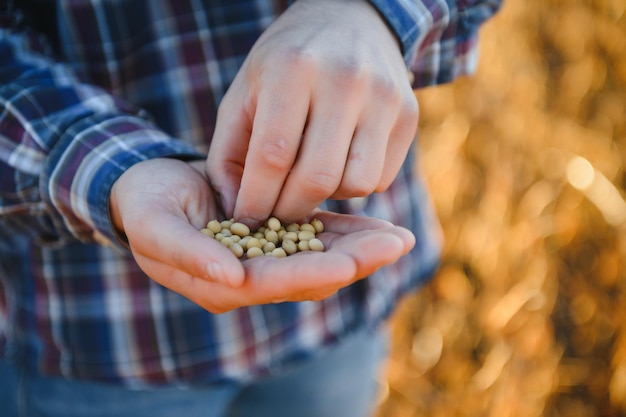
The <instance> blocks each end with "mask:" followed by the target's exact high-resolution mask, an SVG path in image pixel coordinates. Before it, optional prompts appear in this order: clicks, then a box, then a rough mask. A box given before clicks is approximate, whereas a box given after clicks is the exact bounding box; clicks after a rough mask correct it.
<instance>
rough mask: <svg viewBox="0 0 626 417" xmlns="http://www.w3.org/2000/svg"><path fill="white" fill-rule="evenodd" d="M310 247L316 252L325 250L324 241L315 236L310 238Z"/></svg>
mask: <svg viewBox="0 0 626 417" xmlns="http://www.w3.org/2000/svg"><path fill="white" fill-rule="evenodd" d="M309 249H311V250H314V251H316V252H324V242H322V241H321V240H319V239H318V238H316V237H315V238H313V239H311V240H309Z"/></svg>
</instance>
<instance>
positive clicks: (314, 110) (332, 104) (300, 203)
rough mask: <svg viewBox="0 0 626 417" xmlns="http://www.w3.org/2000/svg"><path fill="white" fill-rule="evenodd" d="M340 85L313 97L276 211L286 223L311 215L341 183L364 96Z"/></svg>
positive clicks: (327, 86) (328, 85)
mask: <svg viewBox="0 0 626 417" xmlns="http://www.w3.org/2000/svg"><path fill="white" fill-rule="evenodd" d="M339 79H340V80H341V77H339ZM339 84H340V83H338V82H328V83H326V84H324V85H322V86H320V87H319V90H318V92H317V95H316V96H315V97H314V100H313V103H312V107H311V112H310V119H309V122H308V124H307V128H306V132H305V135H304V138H303V141H302V144H301V145H300V150H299V154H298V159H297V161H296V163H295V164H294V166H293V169H292V171H291V172H290V173H289V176H288V177H287V179H286V181H285V184H284V186H283V189H282V191H281V193H280V198H279V199H278V202H277V204H276V207H275V208H274V215H276V216H277V217H278V218H281V219H284V220H285V221H295V220H297V219H300V218H302V217H303V216H305V215H307V214H308V213H310V212H311V210H313V209H314V208H315V207H317V206H318V205H319V204H320V203H321V202H322V201H324V200H326V199H327V198H328V197H330V196H331V195H332V194H333V193H335V191H336V190H337V187H338V186H339V184H340V183H341V178H342V176H343V171H344V168H345V165H346V159H347V156H348V151H349V149H350V144H351V142H352V138H353V135H354V128H355V126H356V121H357V118H358V116H359V112H360V108H361V103H360V100H359V98H360V95H361V94H360V92H359V89H357V88H350V86H349V85H348V86H340V85H339ZM348 84H349V83H348Z"/></svg>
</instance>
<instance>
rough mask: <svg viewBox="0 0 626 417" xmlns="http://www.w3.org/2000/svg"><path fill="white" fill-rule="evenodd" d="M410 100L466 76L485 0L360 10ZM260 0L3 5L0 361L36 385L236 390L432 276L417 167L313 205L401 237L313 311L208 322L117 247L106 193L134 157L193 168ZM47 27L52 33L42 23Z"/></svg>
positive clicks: (385, 311) (363, 321)
mask: <svg viewBox="0 0 626 417" xmlns="http://www.w3.org/2000/svg"><path fill="white" fill-rule="evenodd" d="M371 1H372V4H373V5H374V6H375V7H377V8H378V10H379V11H380V12H381V15H382V16H383V17H384V18H385V19H386V20H387V22H388V23H389V25H390V27H391V28H393V30H395V31H396V33H397V36H398V39H400V41H401V45H402V48H403V54H404V57H405V59H406V63H407V68H408V69H410V70H411V71H412V72H413V73H414V80H415V87H420V86H425V85H430V84H434V83H441V82H447V81H450V80H452V79H454V78H455V77H457V76H459V75H461V74H465V73H468V72H471V71H472V70H473V66H474V64H475V44H476V35H477V30H478V28H479V26H480V24H481V23H482V22H483V21H484V20H485V19H487V18H488V17H489V16H490V15H491V14H493V13H494V12H495V10H496V9H497V8H498V6H499V5H498V2H497V1H493V0H492V1H489V0H483V1H479V0H475V1H469V0H466V1H456V2H453V1H444V0H422V1H417V0H416V1H410V0H371ZM285 7H287V6H286V4H283V2H280V1H271V0H204V1H202V0H117V1H96V0H59V1H52V0H28V1H26V0H24V1H22V2H13V1H0V353H1V355H2V356H3V357H5V358H7V359H9V360H12V361H15V362H18V363H20V364H21V365H23V366H25V367H27V368H30V369H35V370H37V371H39V372H42V373H44V374H49V375H62V376H66V377H70V378H79V379H90V380H98V381H109V382H114V383H120V384H125V385H128V386H145V385H150V384H163V383H169V384H189V383H206V382H212V381H220V380H247V379H250V378H254V377H255V376H257V375H263V374H266V373H268V372H272V370H274V369H277V368H280V367H282V366H286V365H288V364H290V363H293V362H294V361H298V360H303V359H306V358H307V357H310V356H311V355H314V354H315V352H317V351H318V350H319V349H320V347H322V346H325V345H328V344H331V343H333V342H335V341H337V340H339V339H341V338H342V337H343V336H345V335H346V334H347V333H350V332H352V331H354V329H357V328H361V327H363V326H376V325H377V324H379V323H380V322H381V321H382V320H384V319H385V318H386V317H387V316H388V315H389V314H390V312H391V311H392V310H393V308H394V306H395V305H396V304H397V302H398V300H399V298H400V297H401V296H402V295H403V294H405V293H407V292H408V291H411V290H414V289H415V288H417V287H418V286H419V284H420V283H422V282H423V281H424V280H425V279H426V278H427V277H429V276H430V275H431V273H432V271H433V270H434V268H435V267H436V265H437V262H438V255H439V243H438V238H437V230H438V228H437V221H436V219H435V218H434V217H433V216H432V213H431V211H430V209H429V205H428V204H429V203H428V201H429V200H428V196H427V195H426V193H425V190H424V188H423V187H422V185H421V183H420V181H419V179H418V178H417V177H416V174H415V170H414V166H413V165H414V162H415V157H414V155H413V154H411V155H409V157H408V158H407V160H406V162H405V164H404V166H403V168H402V171H401V172H400V174H399V175H398V177H397V179H396V181H395V182H394V184H393V185H392V186H391V188H390V189H389V190H388V191H386V192H385V193H380V194H376V195H373V196H371V197H369V198H367V199H354V200H348V201H342V202H331V201H329V202H328V203H327V208H328V209H330V210H335V211H339V212H347V213H358V214H364V215H368V216H375V217H381V218H385V219H389V220H391V221H392V222H394V223H396V224H399V225H403V226H405V227H407V228H409V229H410V230H412V231H413V232H414V233H415V235H416V236H417V239H418V240H417V245H416V246H415V248H414V249H413V251H412V253H411V254H410V255H409V256H405V257H403V258H402V259H401V260H400V261H399V262H397V263H396V264H394V265H391V266H389V267H386V268H383V269H382V270H380V271H378V272H377V273H376V274H374V275H372V276H371V277H368V278H367V279H366V280H363V281H360V282H358V283H356V284H354V285H352V286H350V287H348V288H345V289H343V290H341V291H339V292H338V293H337V294H336V295H334V296H332V297H330V298H328V299H326V300H324V301H322V302H303V303H283V304H276V305H262V306H254V307H249V308H241V309H238V310H235V311H231V312H229V313H225V314H220V315H213V314H211V313H208V312H207V311H205V310H203V309H201V308H199V307H198V306H196V305H194V304H193V303H191V302H190V301H189V300H187V299H185V298H184V297H182V296H180V295H178V294H176V293H173V292H171V291H169V290H167V289H165V288H163V287H161V286H159V285H158V284H156V283H155V282H153V281H152V280H150V279H149V278H147V277H146V276H145V275H144V274H143V273H142V272H141V270H140V269H139V268H138V267H137V265H136V264H135V262H134V261H133V259H132V257H130V255H129V253H128V252H126V251H125V250H124V248H123V247H122V246H121V245H120V244H118V243H117V240H116V239H115V235H114V232H113V228H112V225H111V221H110V218H109V215H108V203H107V200H108V194H109V192H110V189H111V186H112V184H113V182H114V181H115V180H116V179H117V178H118V177H119V176H120V175H121V173H123V172H124V171H125V170H126V169H127V168H129V167H130V166H132V165H133V164H135V163H137V162H138V161H142V160H145V159H149V158H156V157H164V156H176V157H185V158H186V157H203V156H204V155H205V154H206V152H207V150H208V148H209V146H210V138H211V137H212V133H213V129H214V125H215V118H216V111H217V107H218V105H219V103H220V100H221V98H222V97H223V95H224V93H225V91H226V89H227V88H228V86H229V84H230V82H231V81H232V79H233V78H234V76H235V74H236V72H237V70H238V68H239V67H240V65H241V64H242V62H243V60H244V58H245V56H246V54H247V52H248V51H249V50H250V48H251V46H252V45H253V44H254V42H255V40H256V39H257V38H258V36H259V35H260V34H261V33H262V32H263V31H264V30H265V29H266V28H267V27H268V25H270V24H271V23H272V22H273V21H274V19H275V18H276V17H277V16H279V15H280V13H281V12H282V11H283V10H284V8H285ZM55 16H56V18H55Z"/></svg>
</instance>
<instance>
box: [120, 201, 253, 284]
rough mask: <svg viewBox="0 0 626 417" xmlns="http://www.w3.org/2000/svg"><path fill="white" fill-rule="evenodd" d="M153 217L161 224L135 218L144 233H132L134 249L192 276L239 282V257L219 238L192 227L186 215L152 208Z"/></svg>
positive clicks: (227, 282)
mask: <svg viewBox="0 0 626 417" xmlns="http://www.w3.org/2000/svg"><path fill="white" fill-rule="evenodd" d="M150 218H158V219H159V224H158V227H154V224H153V222H150V221H148V222H147V224H142V222H145V220H144V219H145V217H140V218H137V219H135V223H136V226H137V227H136V228H135V230H140V232H139V233H140V234H141V236H137V233H138V232H135V236H133V235H129V236H128V238H129V242H130V245H131V250H132V251H133V252H134V253H137V254H138V255H140V256H143V257H145V258H148V259H153V260H156V261H159V262H161V263H163V264H166V265H168V266H170V267H171V268H173V269H175V270H180V271H182V272H184V273H187V274H189V275H191V276H196V277H200V278H203V279H207V280H213V281H217V282H221V283H224V284H227V285H230V286H234V287H236V286H240V285H241V284H242V283H243V281H244V271H243V268H242V266H241V263H240V262H239V260H238V259H237V258H236V257H235V256H234V255H233V254H232V253H231V252H230V250H228V248H226V247H224V246H222V245H221V244H220V243H219V242H217V241H215V240H214V239H212V238H210V237H209V236H206V235H204V234H203V233H201V232H200V231H198V230H197V229H194V228H193V227H191V226H190V225H189V223H188V221H187V219H186V217H185V216H181V217H179V216H176V215H173V214H172V213H171V212H169V211H166V210H162V209H159V208H158V207H157V208H153V211H152V213H151V217H150Z"/></svg>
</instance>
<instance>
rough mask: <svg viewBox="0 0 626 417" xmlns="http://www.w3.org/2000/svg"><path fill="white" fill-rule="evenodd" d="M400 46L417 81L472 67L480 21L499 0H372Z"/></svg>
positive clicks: (442, 79)
mask: <svg viewBox="0 0 626 417" xmlns="http://www.w3.org/2000/svg"><path fill="white" fill-rule="evenodd" d="M369 1H370V2H371V3H372V4H373V5H374V6H375V7H376V8H377V9H378V11H379V12H380V13H381V15H382V16H383V17H384V18H385V20H386V21H387V23H388V24H389V26H390V27H391V29H392V30H393V31H394V32H395V34H396V36H397V37H398V40H399V42H400V44H401V47H402V53H403V55H404V59H405V62H406V63H407V67H408V68H409V70H410V72H411V73H412V76H413V77H412V78H413V86H414V87H416V88H417V87H425V86H428V85H434V84H441V83H446V82H450V81H452V80H454V79H455V78H457V77H459V76H461V75H465V74H470V73H472V72H473V71H474V70H475V68H476V62H477V38H478V29H479V28H480V26H481V24H482V23H483V22H484V21H486V20H487V19H488V18H489V17H491V16H492V15H493V14H494V13H495V12H496V11H497V10H498V9H499V8H500V6H501V3H502V2H501V1H500V0H462V1H451V0H369Z"/></svg>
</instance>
